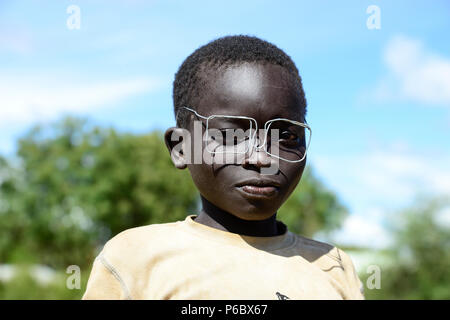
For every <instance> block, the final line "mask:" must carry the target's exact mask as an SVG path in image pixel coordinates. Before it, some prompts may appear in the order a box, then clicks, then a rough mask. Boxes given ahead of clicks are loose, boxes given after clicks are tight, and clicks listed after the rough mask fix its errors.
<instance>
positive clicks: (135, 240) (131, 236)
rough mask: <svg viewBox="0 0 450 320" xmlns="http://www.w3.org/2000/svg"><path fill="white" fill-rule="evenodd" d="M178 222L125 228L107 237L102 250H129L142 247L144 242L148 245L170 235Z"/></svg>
mask: <svg viewBox="0 0 450 320" xmlns="http://www.w3.org/2000/svg"><path fill="white" fill-rule="evenodd" d="M178 223H179V221H177V222H168V223H157V224H149V225H144V226H139V227H134V228H129V229H126V230H124V231H122V232H120V233H118V234H117V235H115V236H114V237H112V238H111V239H109V240H108V241H107V242H106V244H105V246H104V250H105V249H106V250H120V249H124V250H127V251H128V252H131V251H133V249H139V248H142V247H143V246H144V244H147V245H148V244H151V243H152V242H153V243H154V242H155V241H157V240H158V239H160V238H161V237H167V236H170V233H171V231H173V230H174V229H175V228H176V227H177V225H178Z"/></svg>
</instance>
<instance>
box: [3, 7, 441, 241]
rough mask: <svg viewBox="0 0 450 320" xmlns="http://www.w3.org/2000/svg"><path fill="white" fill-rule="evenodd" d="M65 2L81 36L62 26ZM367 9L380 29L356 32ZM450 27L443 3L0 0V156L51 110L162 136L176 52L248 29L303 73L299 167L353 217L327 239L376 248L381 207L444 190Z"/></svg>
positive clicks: (178, 59)
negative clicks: (304, 127) (308, 137)
mask: <svg viewBox="0 0 450 320" xmlns="http://www.w3.org/2000/svg"><path fill="white" fill-rule="evenodd" d="M70 5H77V6H78V7H79V8H80V18H81V19H80V29H79V30H78V29H74V30H71V29H69V28H68V27H67V24H66V21H67V19H68V18H69V16H70V14H69V13H67V8H68V7H69V6H70ZM370 5H376V6H378V7H379V9H380V17H381V20H380V22H381V28H380V29H372V30H370V29H368V28H367V25H366V21H367V19H368V18H369V16H370V14H368V13H367V12H366V10H367V8H368V7H369V6H370ZM449 31H450V3H449V2H448V1H445V0H441V1H439V0H436V1H433V2H429V1H411V0H409V1H376V0H372V1H356V0H355V1H349V0H348V1H339V2H337V1H314V2H312V1H262V0H259V1H183V2H182V1H138V0H134V1H56V0H54V1H5V0H2V1H0V154H4V155H11V154H13V152H14V150H15V141H16V139H17V138H18V137H19V136H20V135H22V134H23V133H24V132H25V131H26V130H27V129H28V128H30V126H31V125H33V124H35V123H37V122H41V123H42V122H44V123H45V122H49V121H53V120H55V119H58V118H59V117H61V116H62V115H63V114H73V115H80V116H89V117H90V118H91V119H92V120H93V121H94V122H95V123H98V124H102V125H112V126H114V127H116V128H117V129H119V130H124V131H132V132H141V133H142V132H147V131H149V130H152V129H161V130H164V129H165V128H167V127H169V126H172V125H173V124H174V119H173V114H172V100H171V89H172V87H171V86H172V81H173V77H174V73H175V72H176V71H177V68H178V67H179V65H180V64H181V63H182V61H183V59H184V58H185V57H186V56H187V55H189V54H190V53H192V51H193V50H195V49H196V48H197V47H199V46H201V45H203V44H205V43H207V42H208V41H210V40H212V39H215V38H218V37H220V36H223V35H230V34H249V35H255V36H258V37H261V38H263V39H265V40H268V41H270V42H272V43H274V44H276V45H277V46H279V47H280V48H282V49H283V50H285V51H286V52H287V53H288V54H289V55H290V56H291V57H292V58H293V60H294V62H295V63H296V64H297V67H298V69H299V71H300V74H301V76H302V78H303V84H304V88H305V92H306V96H307V100H308V123H309V124H310V125H311V126H312V129H313V140H312V143H311V149H310V155H309V158H308V161H309V164H310V165H311V166H312V167H313V168H314V169H315V170H316V173H317V174H318V175H319V177H320V178H321V179H322V180H323V182H324V183H325V184H326V185H327V186H328V187H329V188H331V189H332V190H334V191H336V192H337V193H338V195H339V196H340V197H341V199H342V201H343V202H344V203H345V204H346V205H347V206H348V207H349V209H350V211H351V215H350V217H349V219H348V220H347V221H346V223H345V224H344V228H343V229H342V230H341V231H340V232H339V233H337V234H336V236H335V238H336V239H337V240H339V241H341V242H345V243H360V244H367V245H373V246H383V245H384V244H385V243H386V241H387V238H386V234H385V231H384V227H383V222H384V221H385V220H386V216H387V215H388V213H389V212H393V211H395V210H396V209H398V208H402V207H403V206H405V205H408V204H410V203H411V201H413V199H414V198H415V196H416V195H417V194H424V193H428V194H432V195H442V194H447V195H448V194H450V166H449V165H448V164H449V163H450V41H449V36H448V34H449ZM445 212H447V213H446V217H448V216H449V214H448V212H449V210H447V211H445ZM281 218H282V217H281ZM445 219H447V221H448V220H449V219H448V218H445Z"/></svg>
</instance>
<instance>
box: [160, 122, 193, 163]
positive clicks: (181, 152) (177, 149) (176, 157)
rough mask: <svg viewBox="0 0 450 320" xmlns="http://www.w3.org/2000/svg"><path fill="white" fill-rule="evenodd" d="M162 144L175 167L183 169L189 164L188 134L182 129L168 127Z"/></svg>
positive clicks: (189, 145) (189, 139)
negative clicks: (164, 144) (164, 145)
mask: <svg viewBox="0 0 450 320" xmlns="http://www.w3.org/2000/svg"><path fill="white" fill-rule="evenodd" d="M164 142H165V143H166V147H167V149H168V150H169V153H170V158H171V159H172V162H173V164H174V165H175V167H176V168H178V169H185V168H186V167H187V165H188V164H190V163H191V162H190V161H191V156H190V155H191V134H190V132H189V131H188V130H186V129H183V128H177V127H170V128H169V129H167V130H166V132H165V134H164Z"/></svg>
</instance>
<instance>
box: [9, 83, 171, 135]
mask: <svg viewBox="0 0 450 320" xmlns="http://www.w3.org/2000/svg"><path fill="white" fill-rule="evenodd" d="M163 83H164V81H162V80H159V79H156V78H150V77H146V78H132V79H121V80H116V81H113V80H108V81H92V80H91V81H89V80H88V81H86V80H84V81H83V80H72V79H70V78H67V77H57V76H55V77H53V78H50V77H49V76H48V75H47V76H39V75H31V76H23V77H18V76H0V88H1V93H0V127H1V126H11V125H25V124H29V123H31V122H33V121H37V120H42V119H45V120H48V119H52V118H55V117H57V116H59V115H60V114H61V113H67V112H70V113H84V112H88V111H90V110H93V109H98V108H107V107H108V106H111V105H112V104H114V103H116V102H118V101H121V100H123V99H126V98H128V97H131V96H133V95H136V94H140V93H144V92H149V91H153V90H155V89H157V88H159V87H161V86H162V85H163Z"/></svg>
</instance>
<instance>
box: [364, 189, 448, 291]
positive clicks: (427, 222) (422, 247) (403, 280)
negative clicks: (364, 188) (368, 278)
mask: <svg viewBox="0 0 450 320" xmlns="http://www.w3.org/2000/svg"><path fill="white" fill-rule="evenodd" d="M444 208H447V209H448V208H450V199H449V198H446V197H438V198H432V199H424V198H421V199H419V200H418V201H417V203H415V204H414V205H413V206H412V207H411V208H407V209H405V210H403V211H401V212H400V213H398V214H396V215H395V217H394V218H393V219H392V220H391V223H390V232H391V234H392V236H393V238H394V243H393V244H392V247H391V248H390V257H391V260H392V263H390V264H389V266H380V267H381V289H379V290H367V292H366V297H367V298H369V299H450V289H449V288H450V225H449V224H448V219H447V221H446V220H445V219H442V217H443V215H442V213H443V212H444V211H443V210H444Z"/></svg>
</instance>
